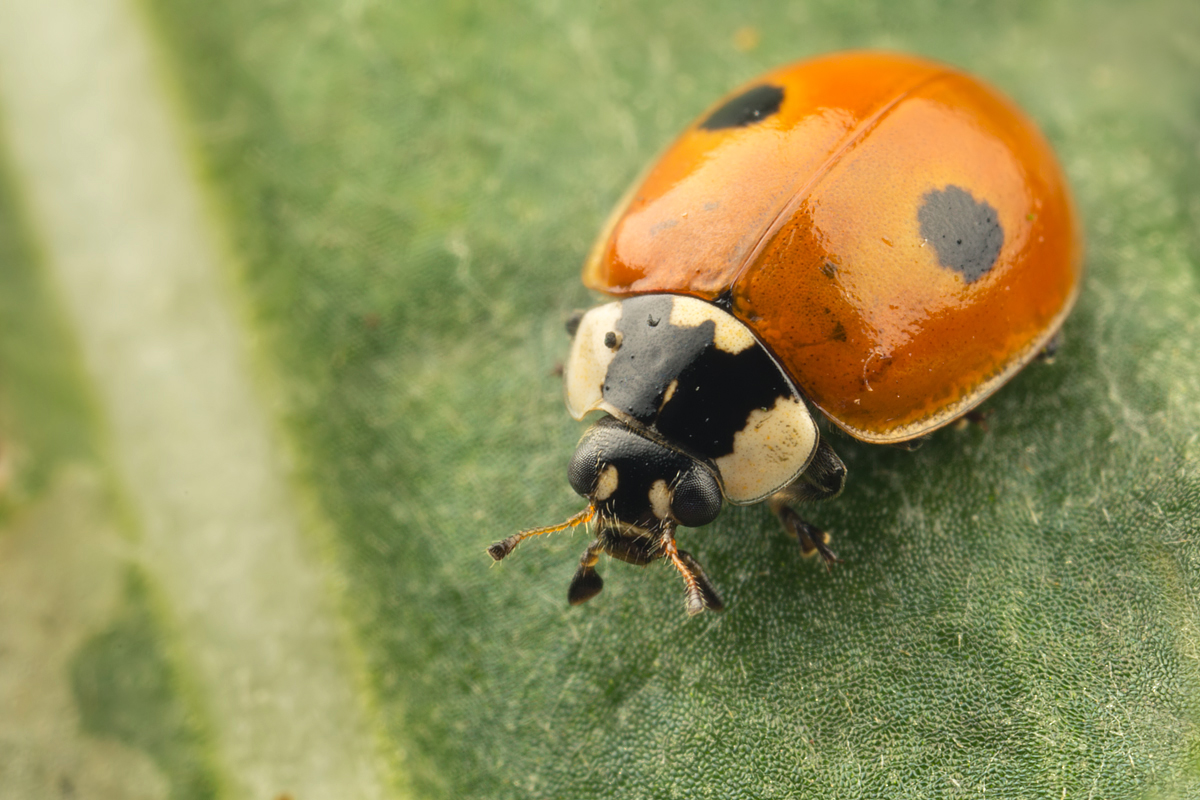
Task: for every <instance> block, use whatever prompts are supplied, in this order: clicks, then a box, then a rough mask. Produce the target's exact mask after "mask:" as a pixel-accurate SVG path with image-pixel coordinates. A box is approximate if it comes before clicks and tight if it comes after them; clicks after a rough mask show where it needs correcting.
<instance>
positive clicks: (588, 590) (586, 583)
mask: <svg viewBox="0 0 1200 800" xmlns="http://www.w3.org/2000/svg"><path fill="white" fill-rule="evenodd" d="M603 551H604V547H603V546H602V545H601V544H600V540H599V539H596V540H595V541H594V542H592V543H591V544H589V545H588V549H587V550H584V551H583V557H582V558H580V559H579V569H577V570H575V577H574V578H572V579H571V587H570V588H569V589H567V602H568V603H570V604H571V605H573V606H577V605H579V604H580V603H586V602H587V601H588V600H591V599H592V598H593V597H595V596H596V595H598V594H600V590H601V589H603V588H604V580H603V579H602V578H601V577H600V573H599V572H596V562H597V561H599V560H600V553H602V552H603Z"/></svg>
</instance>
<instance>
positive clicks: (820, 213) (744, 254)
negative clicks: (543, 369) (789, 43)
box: [491, 52, 1083, 612]
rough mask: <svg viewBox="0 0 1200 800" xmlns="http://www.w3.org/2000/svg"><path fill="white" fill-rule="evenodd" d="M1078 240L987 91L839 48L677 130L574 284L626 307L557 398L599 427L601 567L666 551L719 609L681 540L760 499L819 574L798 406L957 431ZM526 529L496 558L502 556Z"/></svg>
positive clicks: (826, 459) (1029, 331) (595, 464)
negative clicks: (594, 414) (597, 417)
mask: <svg viewBox="0 0 1200 800" xmlns="http://www.w3.org/2000/svg"><path fill="white" fill-rule="evenodd" d="M1082 253H1083V247H1082V241H1081V237H1080V233H1079V224H1078V221H1077V219H1076V215H1075V211H1074V208H1073V206H1072V202H1071V198H1070V193H1069V191H1068V189H1067V185H1066V181H1065V179H1064V177H1063V173H1062V170H1061V169H1060V167H1059V165H1058V163H1057V161H1056V159H1055V157H1054V154H1053V152H1052V151H1051V149H1050V146H1049V144H1048V143H1047V142H1046V140H1045V138H1043V136H1042V135H1041V133H1040V132H1039V131H1038V129H1037V127H1036V126H1035V125H1034V123H1033V122H1032V121H1031V120H1030V119H1029V118H1028V117H1026V116H1025V114H1024V113H1022V112H1021V110H1020V109H1018V108H1017V107H1016V105H1015V104H1014V103H1013V102H1012V101H1011V100H1009V99H1008V98H1007V97H1005V96H1004V95H1003V94H1001V93H1000V92H999V91H997V90H996V89H994V88H992V87H991V86H988V85H987V84H986V83H984V82H982V81H981V80H979V79H978V78H975V77H972V76H970V75H968V74H966V73H964V72H961V71H959V70H957V69H955V68H953V67H949V66H946V65H944V64H940V63H936V62H933V61H929V60H926V59H922V58H917V57H914V56H908V55H898V54H891V53H879V52H851V53H839V54H834V55H828V56H823V57H820V58H815V59H812V60H808V61H802V62H799V63H795V64H790V65H788V66H784V67H781V68H779V69H776V70H774V71H772V72H768V73H767V74H765V75H763V76H762V77H760V78H758V79H756V80H754V81H752V82H750V83H749V84H747V85H745V86H743V87H742V88H740V89H738V90H737V91H735V92H733V93H731V94H730V95H728V96H727V97H726V98H724V99H722V100H720V101H718V102H717V103H716V104H714V105H713V107H711V108H710V109H709V110H708V111H706V112H705V113H704V114H702V115H701V116H700V118H699V119H698V120H696V121H695V122H694V123H692V124H691V125H690V126H688V127H687V128H686V129H685V130H684V131H683V133H682V134H681V135H680V136H679V138H678V139H676V140H675V142H674V143H673V144H672V145H670V146H669V147H668V148H667V149H666V151H665V152H664V153H663V154H662V156H661V157H660V158H659V159H658V160H657V161H656V162H655V163H654V164H653V166H652V167H651V168H650V169H649V170H648V171H647V172H646V173H645V174H644V175H643V176H642V177H641V178H640V179H639V180H638V182H637V183H636V184H635V185H634V187H633V188H632V189H631V190H630V191H629V192H628V193H627V194H626V196H625V198H624V199H623V200H622V201H621V202H620V203H619V204H618V206H617V208H616V209H615V210H614V212H613V214H612V216H611V217H610V219H609V222H608V223H607V225H606V226H605V229H604V230H603V232H602V233H601V235H600V237H599V239H598V240H597V242H596V245H595V246H594V247H593V249H592V252H591V254H590V255H589V257H588V259H587V262H586V264H585V267H584V271H583V280H584V283H585V284H586V285H587V286H588V287H589V288H592V289H595V290H598V291H601V292H604V293H606V294H608V295H612V296H614V297H616V298H618V302H615V303H610V304H608V305H606V306H602V307H600V308H596V309H593V310H592V311H590V312H588V314H587V315H585V316H584V317H583V318H582V320H581V321H580V322H579V325H578V329H577V331H576V332H574V334H573V335H574V342H573V345H572V350H571V356H570V358H569V360H568V362H567V364H566V369H565V380H566V387H567V404H568V407H569V408H570V410H571V412H572V414H574V415H575V416H576V417H577V418H581V417H582V416H583V415H584V414H586V413H588V412H589V411H592V410H601V411H604V412H607V414H608V415H609V416H608V417H606V418H604V419H603V420H601V422H600V423H597V425H596V426H594V427H593V428H592V429H591V430H589V431H588V433H587V434H585V435H584V438H583V439H582V440H581V442H580V445H579V449H578V450H577V451H576V455H575V458H574V459H573V460H572V466H571V469H570V471H569V477H570V480H571V484H572V486H573V487H574V488H575V489H576V490H577V491H578V492H579V493H580V494H581V495H583V496H584V497H586V498H588V500H589V506H588V508H587V509H585V511H584V512H581V514H580V515H577V516H576V517H574V518H572V520H571V521H570V523H569V524H579V523H581V522H583V521H586V520H590V519H592V518H595V519H597V520H598V522H597V528H598V532H597V539H596V541H595V542H593V544H592V546H591V547H589V549H588V551H587V552H586V553H585V554H584V558H583V559H582V560H581V562H580V567H579V571H578V572H577V574H576V578H575V580H574V581H573V582H572V586H571V591H570V593H569V597H570V599H571V601H572V602H582V601H583V600H587V599H588V598H590V597H592V596H593V595H594V594H596V593H597V592H599V591H600V586H601V582H600V579H599V576H598V575H596V574H595V570H594V565H595V563H596V559H597V557H598V554H599V553H600V552H607V553H609V554H611V555H613V556H615V557H617V558H620V559H622V560H625V561H629V562H631V563H635V564H644V563H648V562H649V561H652V560H655V559H657V558H666V559H668V560H670V561H671V562H672V563H673V564H674V565H675V567H676V568H677V569H678V570H679V571H680V573H681V574H682V576H683V577H684V580H685V583H686V585H687V590H688V604H687V607H688V610H689V611H690V612H698V611H699V610H701V609H703V608H706V607H707V608H717V607H720V599H719V597H718V596H717V594H716V592H715V590H714V589H713V587H712V586H711V584H710V583H709V582H708V579H707V577H706V576H705V575H704V573H703V570H701V569H700V566H699V564H697V563H696V562H695V559H693V558H691V556H689V555H688V554H687V553H686V552H684V551H680V550H677V548H676V547H675V538H674V533H675V528H676V527H677V526H678V525H684V526H688V527H694V526H696V525H699V524H704V523H705V522H708V521H710V520H711V519H712V518H714V517H715V516H716V513H717V512H718V511H719V510H720V507H721V503H722V500H728V501H729V502H733V503H752V502H758V501H760V500H766V499H769V500H770V503H771V506H772V508H773V509H774V510H775V512H776V513H777V514H778V515H779V516H780V519H781V520H782V521H783V523H784V525H785V527H786V528H787V529H788V530H789V531H790V532H792V533H793V534H795V535H797V536H798V537H799V538H800V540H801V543H802V545H803V546H804V549H805V550H806V551H807V552H813V551H819V552H820V553H821V554H822V555H823V556H824V557H825V558H826V560H827V561H831V560H833V558H834V557H833V555H832V553H831V552H830V551H829V550H828V548H827V547H826V546H825V542H826V540H827V537H826V535H825V534H824V532H822V531H820V530H819V529H817V528H815V527H813V526H811V525H809V524H808V523H806V522H804V521H803V520H801V519H800V518H799V517H798V516H797V515H796V514H795V512H794V511H793V510H792V509H791V505H792V504H794V503H796V502H801V501H806V500H813V499H823V498H826V497H831V496H834V495H836V494H837V493H838V492H839V491H840V490H841V487H842V482H843V480H844V476H845V467H844V465H843V464H842V462H841V461H840V460H839V459H838V457H837V455H836V454H834V453H833V451H832V449H831V448H830V447H829V445H828V442H826V441H824V440H823V439H822V437H821V436H820V434H819V432H818V431H817V429H816V427H815V426H814V425H813V424H812V421H811V417H810V416H809V415H808V412H807V411H806V409H805V407H804V405H805V402H807V403H811V404H812V405H813V406H815V407H816V408H818V409H819V410H820V411H821V412H822V413H824V415H825V416H826V417H828V418H829V419H830V420H831V421H832V422H833V423H834V424H835V425H837V426H838V427H840V428H841V429H842V430H844V431H845V432H847V433H848V434H850V435H851V436H853V437H854V438H856V439H860V440H863V441H866V442H873V443H881V444H901V443H904V442H908V441H910V440H914V439H918V438H919V437H922V436H924V435H926V434H928V433H930V432H932V431H934V430H936V429H938V428H941V427H943V426H945V425H947V424H948V423H950V422H952V421H954V420H956V419H958V418H960V417H962V416H963V415H964V414H966V413H967V412H968V411H970V410H971V409H972V408H974V407H975V406H976V405H978V404H979V403H980V402H981V401H983V400H984V399H985V398H987V397H988V396H989V395H991V394H992V393H993V392H995V391H996V390H997V389H998V388H999V387H1000V386H1001V385H1003V384H1004V383H1005V382H1006V381H1007V380H1008V379H1010V378H1011V377H1012V376H1013V375H1015V374H1016V372H1017V371H1019V370H1020V369H1021V368H1022V367H1024V366H1025V365H1026V364H1028V363H1029V362H1030V361H1031V360H1033V359H1034V358H1035V357H1036V356H1038V354H1039V353H1042V352H1045V351H1047V350H1049V349H1051V348H1052V346H1053V344H1054V340H1055V338H1056V336H1057V334H1058V332H1059V329H1060V328H1061V326H1062V323H1063V320H1064V319H1065V318H1066V316H1067V314H1068V313H1069V311H1070V309H1071V306H1072V304H1073V303H1074V301H1075V297H1076V295H1077V294H1078V291H1079V286H1080V281H1081V278H1082V269H1083V267H1082ZM561 527H563V526H552V528H547V529H538V530H535V531H529V532H526V533H523V534H517V535H516V536H512V537H509V538H508V539H506V540H505V541H504V542H501V543H497V544H496V545H494V546H493V548H492V550H491V553H492V556H493V557H494V558H497V559H499V558H502V557H504V556H505V555H507V553H508V552H510V551H511V550H512V548H513V547H515V546H516V544H517V543H518V542H519V541H521V540H522V539H523V538H525V537H526V536H528V535H533V534H536V533H540V532H544V531H548V530H551V529H560V528H561Z"/></svg>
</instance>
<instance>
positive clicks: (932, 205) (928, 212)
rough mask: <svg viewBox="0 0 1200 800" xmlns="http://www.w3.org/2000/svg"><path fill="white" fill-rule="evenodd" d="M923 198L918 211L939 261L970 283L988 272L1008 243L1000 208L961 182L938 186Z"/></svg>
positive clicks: (923, 227)
mask: <svg viewBox="0 0 1200 800" xmlns="http://www.w3.org/2000/svg"><path fill="white" fill-rule="evenodd" d="M921 199H922V203H921V209H920V211H918V212H917V219H918V220H919V221H920V223H921V236H922V237H924V238H925V239H926V240H928V241H929V243H930V244H932V245H933V248H934V249H935V250H936V251H937V254H938V263H939V264H941V265H942V266H943V267H946V268H948V269H952V270H954V271H956V272H958V273H959V274H960V275H962V276H963V280H965V281H966V282H967V283H974V282H975V281H977V280H979V279H980V278H982V277H983V276H984V275H986V274H987V272H988V270H990V269H991V268H992V266H993V265H994V264H995V263H996V258H997V257H998V256H999V255H1000V248H1001V246H1002V245H1003V244H1004V229H1003V228H1001V227H1000V215H999V214H998V213H997V212H996V209H995V208H993V207H992V206H991V204H990V203H988V202H987V201H986V200H976V199H975V198H974V197H972V196H971V193H970V192H968V191H967V190H966V189H962V188H960V187H958V186H947V187H946V188H945V189H934V190H932V191H929V192H926V193H925V195H924V196H923V197H922V198H921Z"/></svg>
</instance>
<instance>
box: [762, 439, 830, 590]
mask: <svg viewBox="0 0 1200 800" xmlns="http://www.w3.org/2000/svg"><path fill="white" fill-rule="evenodd" d="M845 484H846V465H845V464H843V463H842V460H841V459H840V458H838V455H837V453H835V452H833V448H832V447H830V446H829V443H828V442H826V441H825V440H821V444H820V445H818V446H817V453H816V455H815V456H813V460H812V463H811V464H809V465H808V469H806V470H805V471H804V474H803V475H801V476H800V477H799V478H797V479H796V481H795V482H794V483H793V484H792V485H791V486H788V487H785V488H783V489H780V490H779V491H778V492H776V493H775V494H773V495H771V497H770V499H769V500H768V501H767V502H768V503H769V504H770V506H771V510H772V511H774V512H775V515H776V516H778V517H779V521H780V522H781V523H782V524H783V528H784V530H786V531H787V532H788V534H790V535H791V536H793V537H794V538H796V539H799V540H800V552H801V553H802V554H803V555H804V556H811V555H812V554H813V553H820V554H821V558H822V559H824V561H825V566H826V568H828V567H829V565H830V564H833V563H836V562H838V561H840V559H839V558H838V557H837V556H836V555H835V554H834V552H833V551H832V550H830V549H829V534H828V533H826V532H825V531H823V530H821V529H820V528H818V527H817V526H815V525H812V524H810V523H808V522H805V521H804V520H803V519H801V518H800V515H799V514H797V513H796V512H795V511H794V510H793V509H792V504H793V503H803V502H810V501H813V500H828V499H830V498H833V497H837V496H838V495H839V494H840V493H841V491H842V487H843V486H845Z"/></svg>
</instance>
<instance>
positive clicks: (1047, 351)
mask: <svg viewBox="0 0 1200 800" xmlns="http://www.w3.org/2000/svg"><path fill="white" fill-rule="evenodd" d="M1062 343H1063V332H1062V328H1059V329H1058V332H1057V333H1055V334H1054V335H1053V336H1051V337H1050V341H1048V342H1046V346H1045V347H1043V348H1042V349H1041V350H1040V351H1039V352H1038V354H1037V358H1038V361H1041V362H1043V363H1045V364H1053V363H1054V356H1056V355H1057V354H1058V349H1059V348H1060V347H1062Z"/></svg>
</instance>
